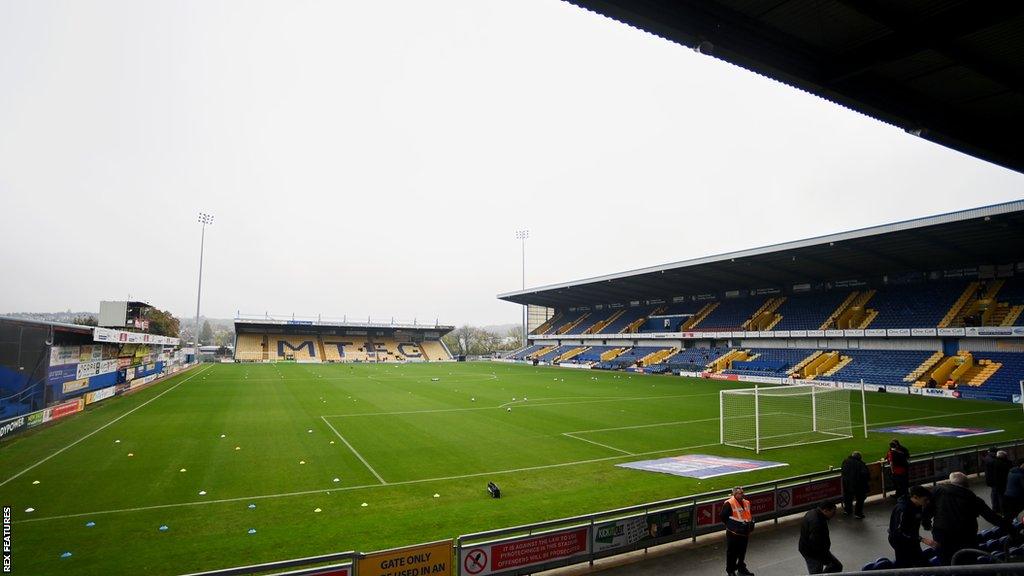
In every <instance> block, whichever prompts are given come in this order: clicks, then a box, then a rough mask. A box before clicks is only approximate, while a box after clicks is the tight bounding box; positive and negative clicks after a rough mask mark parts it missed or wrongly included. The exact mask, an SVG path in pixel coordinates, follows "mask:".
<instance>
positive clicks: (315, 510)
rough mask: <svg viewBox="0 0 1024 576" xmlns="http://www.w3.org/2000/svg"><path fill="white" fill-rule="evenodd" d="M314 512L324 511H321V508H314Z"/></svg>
mask: <svg viewBox="0 0 1024 576" xmlns="http://www.w3.org/2000/svg"><path fill="white" fill-rule="evenodd" d="M313 512H323V510H321V509H319V508H314V509H313Z"/></svg>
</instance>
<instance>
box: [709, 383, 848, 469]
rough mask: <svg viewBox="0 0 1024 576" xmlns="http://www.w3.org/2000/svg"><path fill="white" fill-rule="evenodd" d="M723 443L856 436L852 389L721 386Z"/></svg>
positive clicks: (754, 446)
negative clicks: (851, 401) (852, 421)
mask: <svg viewBox="0 0 1024 576" xmlns="http://www.w3.org/2000/svg"><path fill="white" fill-rule="evenodd" d="M719 420H720V422H721V442H722V444H726V445H729V446H737V447H739V448H749V449H751V450H755V451H757V452H760V451H761V450H768V449H771V448H784V447H786V446H796V445H800V444H810V443H814V442H828V441H831V440H841V439H843V438H852V437H853V425H852V423H851V418H850V391H849V390H845V389H842V388H828V387H824V386H815V385H813V384H802V385H797V386H780V387H768V388H744V389H742V390H722V391H721V392H720V393H719Z"/></svg>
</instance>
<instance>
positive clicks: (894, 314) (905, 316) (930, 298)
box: [865, 282, 964, 328]
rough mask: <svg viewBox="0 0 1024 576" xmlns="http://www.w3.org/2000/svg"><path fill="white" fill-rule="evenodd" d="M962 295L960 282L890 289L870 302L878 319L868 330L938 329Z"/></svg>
mask: <svg viewBox="0 0 1024 576" xmlns="http://www.w3.org/2000/svg"><path fill="white" fill-rule="evenodd" d="M963 292H964V285H963V284H962V283H959V282H948V283H946V282H943V283H936V284H913V285H908V286H890V287H887V288H885V289H883V290H879V291H878V293H877V294H875V296H874V298H872V299H871V307H872V308H874V309H876V310H878V316H877V317H875V320H874V322H872V323H871V324H870V325H868V326H865V328H922V327H929V326H938V325H939V322H941V321H942V319H943V317H944V316H946V314H948V313H949V311H950V309H951V308H953V306H954V305H955V304H956V302H957V299H958V298H959V297H960V296H961V295H962V293H963Z"/></svg>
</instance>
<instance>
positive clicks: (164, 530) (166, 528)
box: [157, 524, 170, 532]
mask: <svg viewBox="0 0 1024 576" xmlns="http://www.w3.org/2000/svg"><path fill="white" fill-rule="evenodd" d="M157 530H159V531H161V532H167V531H168V530H170V528H168V527H167V524H164V525H163V526H161V527H159V528H157Z"/></svg>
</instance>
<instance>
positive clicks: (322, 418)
mask: <svg viewBox="0 0 1024 576" xmlns="http://www.w3.org/2000/svg"><path fill="white" fill-rule="evenodd" d="M320 419H321V420H323V421H324V424H327V426H329V427H330V429H331V430H333V431H334V434H335V435H336V436H337V437H338V438H341V441H342V442H344V443H345V446H348V449H349V450H351V451H352V453H353V454H355V455H356V458H359V461H360V462H362V463H363V466H366V469H367V470H369V471H370V472H371V473H372V474H373V475H374V476H376V477H377V480H380V483H381V484H387V481H385V480H384V479H383V478H381V477H380V474H377V471H376V470H374V469H373V466H370V463H369V462H367V461H366V458H363V455H362V454H360V453H359V451H357V450H356V449H355V448H354V447H353V446H352V445H351V444H349V443H348V440H345V437H344V436H342V435H341V433H340V432H338V429H337V428H335V427H334V426H332V425H331V423H330V422H328V421H327V418H324V417H323V416H321V417H320Z"/></svg>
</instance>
